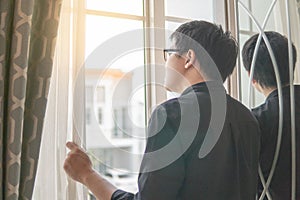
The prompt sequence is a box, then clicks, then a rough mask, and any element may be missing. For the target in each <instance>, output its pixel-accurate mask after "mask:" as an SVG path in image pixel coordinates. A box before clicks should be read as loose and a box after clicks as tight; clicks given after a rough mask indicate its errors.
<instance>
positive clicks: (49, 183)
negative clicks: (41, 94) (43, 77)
mask: <svg viewBox="0 0 300 200" xmlns="http://www.w3.org/2000/svg"><path fill="white" fill-rule="evenodd" d="M77 3H78V2H77V1H74V0H64V1H63V5H62V13H61V21H60V25H59V35H58V38H57V48H56V52H55V61H54V62H55V64H54V66H53V76H52V79H51V81H50V82H51V84H50V86H49V87H50V93H49V103H48V105H47V106H48V107H47V111H46V117H45V123H44V126H45V127H44V132H43V136H42V144H41V150H40V151H41V152H40V159H39V164H38V171H37V177H36V182H35V188H34V194H33V199H34V200H40V199H43V200H58V199H62V200H67V199H70V200H71V199H72V200H76V199H86V193H85V191H84V188H83V187H82V186H81V185H80V184H76V183H74V182H73V181H71V180H69V179H68V178H67V175H66V174H65V172H64V170H63V163H64V159H65V158H66V154H67V150H66V147H65V144H66V142H67V140H71V139H72V138H74V134H79V135H83V134H84V131H83V130H84V128H83V127H84V120H83V119H84V116H81V117H80V118H79V119H78V120H76V123H77V124H74V120H73V116H74V113H76V112H78V111H79V110H74V109H73V108H74V107H76V106H73V103H75V104H78V103H80V101H81V104H80V105H84V104H82V103H83V102H82V101H83V100H84V90H83V87H80V88H81V89H80V90H81V91H78V92H79V93H80V92H81V93H82V94H83V95H81V98H78V99H77V101H73V99H74V98H73V96H74V95H73V90H74V85H75V83H79V85H80V84H81V85H83V82H80V81H82V79H78V73H80V67H79V66H78V64H77V61H76V60H77V59H75V58H76V53H78V51H76V50H74V49H76V46H77V45H76V44H75V43H74V42H75V41H77V39H78V38H77V36H78V33H77V32H76V31H74V30H75V29H77V27H76V26H77V15H78V6H77ZM82 29H84V28H82ZM74 33H76V35H75V34H74ZM79 77H80V74H79ZM77 89H78V87H77ZM78 101H79V102H78ZM78 108H79V109H84V107H83V106H82V108H80V107H78ZM80 113H83V112H82V110H81V111H80ZM74 127H75V128H74ZM81 138H83V137H82V136H81Z"/></svg>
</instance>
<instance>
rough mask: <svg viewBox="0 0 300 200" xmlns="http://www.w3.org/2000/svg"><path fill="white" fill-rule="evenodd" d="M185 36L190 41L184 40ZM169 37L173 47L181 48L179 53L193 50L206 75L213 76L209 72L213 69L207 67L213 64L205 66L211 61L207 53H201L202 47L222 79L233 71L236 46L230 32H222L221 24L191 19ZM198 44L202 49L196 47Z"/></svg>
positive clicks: (236, 52) (236, 51)
mask: <svg viewBox="0 0 300 200" xmlns="http://www.w3.org/2000/svg"><path fill="white" fill-rule="evenodd" d="M187 37H188V38H190V41H187V40H186V38H187ZM170 39H171V40H172V41H173V42H174V45H175V48H177V49H181V50H182V52H180V53H184V51H187V50H189V49H192V50H194V51H195V53H196V55H197V59H198V60H199V62H200V65H201V67H202V70H203V69H204V71H203V72H204V73H205V74H206V75H207V76H208V77H215V75H213V74H211V73H212V72H214V70H211V69H209V68H211V67H214V66H206V65H210V64H209V63H211V62H210V61H207V60H206V59H207V58H205V57H207V55H206V54H203V49H204V50H205V51H206V52H207V53H208V54H209V56H210V57H211V58H212V60H213V61H214V63H215V64H216V67H217V68H218V70H219V72H220V74H221V77H222V79H223V81H225V80H226V78H227V77H228V76H229V75H230V74H231V73H232V72H233V69H234V67H235V64H236V57H237V54H238V46H237V43H236V41H235V39H234V38H233V37H232V36H231V33H230V32H228V31H226V32H224V31H223V29H222V27H221V26H218V25H216V24H212V23H209V22H206V21H197V20H196V21H191V22H188V23H185V24H182V25H181V26H179V27H178V28H177V30H176V31H175V32H174V33H173V34H172V35H171V37H170ZM195 42H196V43H197V45H195ZM199 45H200V46H201V47H202V48H203V49H202V48H201V49H199V48H197V46H199Z"/></svg>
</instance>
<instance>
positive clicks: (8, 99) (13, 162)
mask: <svg viewBox="0 0 300 200" xmlns="http://www.w3.org/2000/svg"><path fill="white" fill-rule="evenodd" d="M61 1H62V0H47V1H40V0H1V1H0V27H1V28H0V162H1V165H0V179H1V180H2V181H1V182H0V184H1V185H0V199H6V200H10V199H31V196H32V191H33V187H34V181H35V174H36V169H37V163H38V158H39V149H40V142H41V133H42V129H43V122H44V115H45V109H46V104H47V95H48V90H49V82H50V77H51V72H52V64H53V56H54V50H55V43H56V35H57V28H58V22H59V15H60V7H61Z"/></svg>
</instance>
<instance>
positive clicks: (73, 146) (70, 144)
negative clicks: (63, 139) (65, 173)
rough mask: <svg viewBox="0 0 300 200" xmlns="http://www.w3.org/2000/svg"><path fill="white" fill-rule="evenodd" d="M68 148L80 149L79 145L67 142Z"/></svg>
mask: <svg viewBox="0 0 300 200" xmlns="http://www.w3.org/2000/svg"><path fill="white" fill-rule="evenodd" d="M66 146H67V147H68V149H70V150H71V151H72V150H75V149H76V148H78V146H77V144H75V143H74V142H67V144H66Z"/></svg>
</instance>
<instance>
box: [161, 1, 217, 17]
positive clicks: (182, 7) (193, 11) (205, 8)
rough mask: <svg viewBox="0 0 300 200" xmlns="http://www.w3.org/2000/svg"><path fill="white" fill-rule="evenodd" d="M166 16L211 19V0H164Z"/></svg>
mask: <svg viewBox="0 0 300 200" xmlns="http://www.w3.org/2000/svg"><path fill="white" fill-rule="evenodd" d="M165 13H166V15H167V16H174V17H182V18H188V19H203V20H209V21H213V1H207V0H185V1H182V0H166V1H165Z"/></svg>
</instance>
